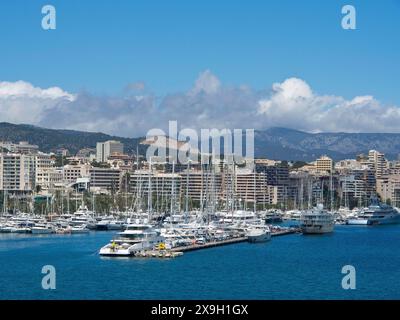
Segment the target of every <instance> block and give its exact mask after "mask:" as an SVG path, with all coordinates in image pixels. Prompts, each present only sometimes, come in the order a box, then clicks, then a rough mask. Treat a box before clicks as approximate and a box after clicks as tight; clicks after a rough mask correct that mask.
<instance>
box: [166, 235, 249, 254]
mask: <svg viewBox="0 0 400 320" xmlns="http://www.w3.org/2000/svg"><path fill="white" fill-rule="evenodd" d="M245 241H247V237H239V238H233V239H228V240H221V241H212V242H207V243H205V244H192V245H190V246H184V247H177V248H172V249H171V250H170V251H172V252H174V251H179V252H185V251H194V250H200V249H207V248H213V247H219V246H225V245H228V244H234V243H239V242H245Z"/></svg>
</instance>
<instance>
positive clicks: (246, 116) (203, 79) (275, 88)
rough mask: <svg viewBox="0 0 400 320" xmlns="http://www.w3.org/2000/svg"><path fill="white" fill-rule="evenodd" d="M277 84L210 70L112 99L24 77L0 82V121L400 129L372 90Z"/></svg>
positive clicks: (398, 119)
mask: <svg viewBox="0 0 400 320" xmlns="http://www.w3.org/2000/svg"><path fill="white" fill-rule="evenodd" d="M131 87H133V89H141V88H142V86H140V85H139V86H136V85H134V86H131ZM271 89H272V90H264V91H255V90H253V89H251V88H250V87H248V86H238V87H227V86H224V85H223V84H221V81H220V80H219V79H218V78H217V77H216V76H215V75H214V74H212V73H211V72H210V71H209V70H206V71H205V72H203V73H201V74H200V75H199V77H198V79H197V80H196V81H195V83H194V86H193V88H192V89H190V90H189V91H188V92H182V93H175V94H169V95H166V96H164V97H161V98H160V97H157V96H155V95H153V94H150V93H148V92H147V91H145V92H141V93H140V94H129V95H127V96H114V97H110V96H95V95H91V94H89V93H78V94H71V93H68V92H66V91H64V90H62V89H61V88H58V87H53V88H48V89H41V88H38V87H34V86H33V85H32V84H30V83H28V82H24V81H17V82H0V121H8V122H13V123H30V124H35V125H39V126H43V127H49V128H65V129H76V130H86V131H101V132H105V133H109V134H114V135H122V136H130V137H133V136H139V135H145V134H146V132H147V131H148V130H150V129H152V128H161V129H164V130H166V129H167V128H168V121H169V120H177V121H178V125H179V126H180V127H181V128H185V127H190V128H197V129H200V128H218V129H221V128H231V129H233V128H243V129H247V128H254V129H266V128H268V127H272V126H281V127H288V128H293V129H299V130H304V131H308V132H316V131H325V132H326V131H331V132H338V131H344V132H400V127H399V126H398V123H400V109H399V108H398V107H396V106H385V105H383V104H381V103H380V102H379V101H378V100H376V99H375V98H374V97H372V96H368V95H366V96H357V97H354V98H352V99H348V100H346V99H344V98H343V97H340V96H335V95H320V94H318V93H316V92H314V91H313V90H312V88H311V87H310V86H309V85H308V84H307V83H306V82H305V81H304V80H302V79H298V78H289V79H286V80H284V81H283V82H281V83H275V84H273V85H272V88H271ZM133 93H135V92H133Z"/></svg>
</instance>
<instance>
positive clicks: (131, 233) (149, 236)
mask: <svg viewBox="0 0 400 320" xmlns="http://www.w3.org/2000/svg"><path fill="white" fill-rule="evenodd" d="M163 242H164V237H162V236H161V235H160V232H159V231H157V230H155V229H153V227H152V226H151V225H150V224H141V223H139V224H129V225H127V227H126V230H125V231H123V232H120V233H118V237H117V238H116V239H113V240H111V242H110V243H109V244H107V245H105V246H104V247H103V248H101V249H100V253H99V254H100V255H102V256H132V255H134V254H135V252H138V251H142V250H145V249H151V248H153V247H154V246H156V245H157V244H159V243H163Z"/></svg>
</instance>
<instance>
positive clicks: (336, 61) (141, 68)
mask: <svg viewBox="0 0 400 320" xmlns="http://www.w3.org/2000/svg"><path fill="white" fill-rule="evenodd" d="M217 2H218V3H217ZM47 3H50V4H53V5H54V6H55V7H56V9H57V30H55V31H43V30H42V29H41V25H40V22H41V12H40V11H41V7H42V5H44V4H47ZM348 3H351V4H353V5H354V6H355V7H356V9H357V28H358V30H355V31H345V30H343V29H341V27H340V19H341V13H340V10H341V7H342V6H343V5H344V4H348ZM399 30H400V2H399V1H396V0H384V1H372V0H371V1H350V2H349V1H335V0H329V1H309V0H306V1H293V0H286V1H282V0H279V1H278V0H270V1H266V0H262V1H251V0H250V1H238V0H230V1H223V0H221V1H210V0H202V1H187V0H171V1H165V0H146V1H144V0H135V1H128V0H125V1H124V0H119V1H118V0H117V1H105V0H103V1H94V0H88V1H75V0H69V1H56V0H49V1H47V2H45V1H36V0H30V1H25V0H17V1H2V2H1V4H0V37H1V39H2V40H1V42H2V44H1V48H2V50H0V79H1V80H3V81H15V80H21V79H22V80H25V81H29V82H31V83H33V84H34V85H37V86H41V87H48V86H54V85H57V86H60V87H62V88H64V89H65V90H69V91H74V92H76V91H79V90H81V89H86V90H89V91H91V92H97V93H111V94H112V93H118V92H120V91H121V90H122V88H123V87H124V86H125V85H126V84H127V83H130V82H135V81H144V82H145V83H146V84H147V86H149V87H150V88H151V89H152V90H153V91H154V92H156V93H157V94H165V93H168V92H175V91H181V90H186V89H188V88H189V87H190V86H191V85H192V84H193V81H194V79H195V77H197V75H198V74H199V72H201V71H203V70H205V69H210V70H211V71H212V72H213V73H215V74H216V75H217V76H218V77H219V78H220V79H221V81H222V82H224V83H226V84H235V85H240V84H247V85H250V86H252V87H254V88H265V87H269V86H270V85H271V84H272V83H273V82H276V81H282V80H284V79H286V78H288V77H293V76H294V77H300V78H302V79H305V80H306V81H307V82H308V83H309V84H310V85H311V86H312V87H313V89H314V90H316V91H317V92H321V93H322V92H323V93H325V94H335V95H341V96H344V97H348V98H350V97H352V96H354V95H363V94H371V95H374V96H375V97H377V98H379V99H380V100H381V101H384V102H388V103H397V104H400V90H396V89H397V87H396V86H397V83H398V79H397V76H398V75H399V74H400V63H399V57H400V41H399Z"/></svg>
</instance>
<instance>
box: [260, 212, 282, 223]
mask: <svg viewBox="0 0 400 320" xmlns="http://www.w3.org/2000/svg"><path fill="white" fill-rule="evenodd" d="M263 217H264V219H265V223H277V222H282V211H280V210H268V211H266V212H265V214H264V215H263Z"/></svg>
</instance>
